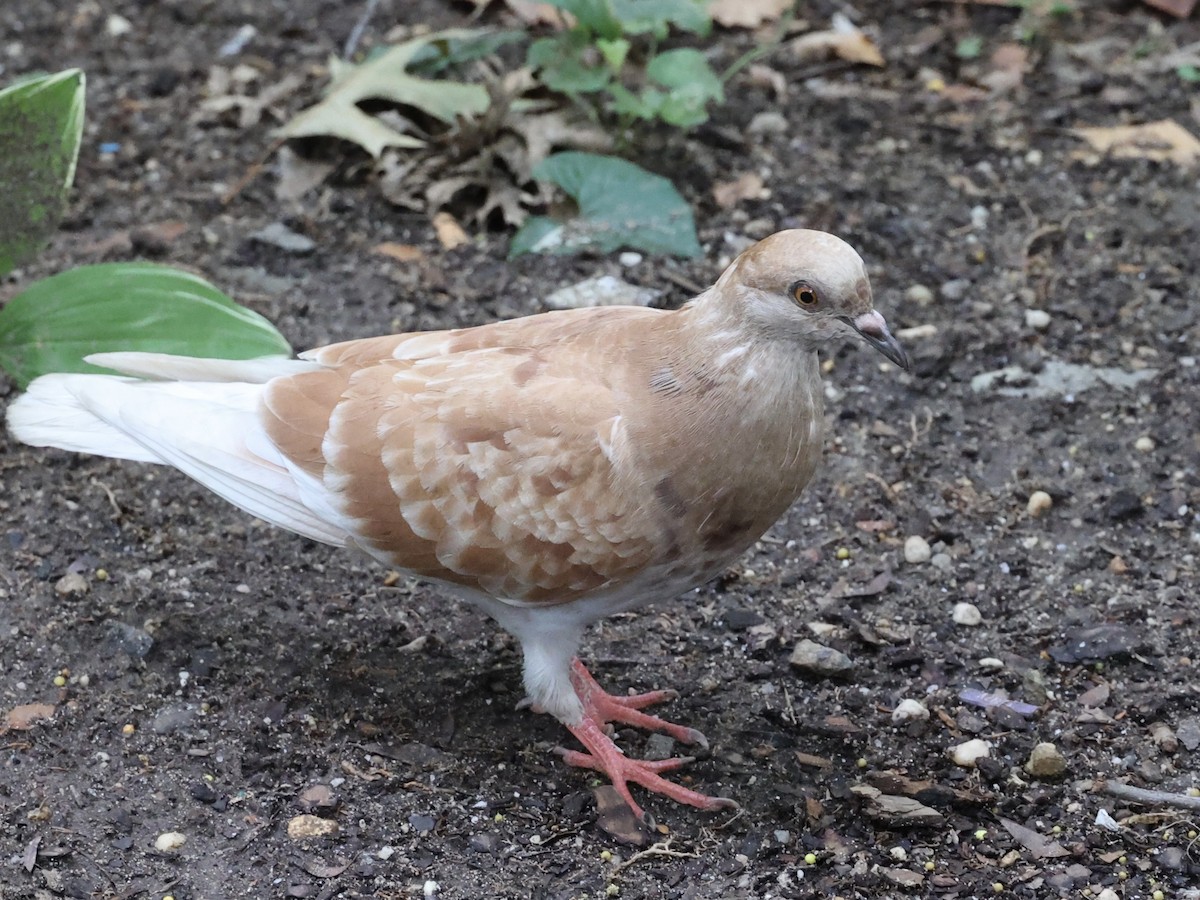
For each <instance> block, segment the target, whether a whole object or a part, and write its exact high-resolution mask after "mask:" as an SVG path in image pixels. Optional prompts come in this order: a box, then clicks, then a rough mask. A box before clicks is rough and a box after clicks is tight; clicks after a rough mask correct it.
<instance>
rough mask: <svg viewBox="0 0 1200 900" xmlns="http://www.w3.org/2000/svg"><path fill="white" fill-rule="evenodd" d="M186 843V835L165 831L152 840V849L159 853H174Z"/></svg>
mask: <svg viewBox="0 0 1200 900" xmlns="http://www.w3.org/2000/svg"><path fill="white" fill-rule="evenodd" d="M186 843H187V835H183V834H180V833H179V832H178V831H167V832H164V833H163V834H160V835H159V836H158V837H157V838H155V839H154V849H155V850H157V851H158V852H159V853H174V852H175V851H176V850H178V849H179V848H180V847H182V846H183V845H184V844H186Z"/></svg>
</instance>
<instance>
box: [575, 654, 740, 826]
mask: <svg viewBox="0 0 1200 900" xmlns="http://www.w3.org/2000/svg"><path fill="white" fill-rule="evenodd" d="M571 682H572V684H574V686H575V692H576V694H578V695H579V699H580V700H581V701H583V720H582V721H581V722H579V723H578V724H577V725H568V726H567V727H568V728H569V729H570V731H571V734H573V735H575V737H576V738H577V739H578V740H579V742H580V743H581V744H583V746H584V747H585V748H587V751H588V752H587V753H580V752H579V751H578V750H564V749H562V748H559V749H558V751H557V752H558V753H559V754H560V755H561V756H562V758H563V761H564V762H566V763H567V765H570V766H580V767H582V768H586V769H594V770H596V771H597V772H601V773H603V774H604V775H607V776H608V778H609V779H610V780H611V781H612V784H613V787H614V788H616V790H617V793H618V794H620V795H621V797H622V799H624V801H625V802H626V803H628V804H629V808H630V809H631V810H633V813H634V815H636V816H637V817H638V818H639V819H641V820H642V821H644V822H648V821H649V817H648V816H647V815H646V813H645V811H644V810H643V809H642V807H641V806H639V805H638V804H637V803H636V802H635V801H634V799H633V795H632V794H631V793H630V792H629V784H628V783H629V782H633V783H635V784H640V785H641V786H642V787H644V788H646V789H647V790H650V791H653V792H654V793H656V794H663V795H664V796H667V797H670V798H671V799H672V800H675V801H677V802H679V803H685V804H687V805H688V806H695V807H697V808H698V809H705V810H714V809H730V808H732V809H736V808H737V803H736V802H735V801H733V800H730V799H729V798H727V797H709V796H708V795H706V794H701V793H700V792H699V791H693V790H691V789H689V788H685V787H683V786H682V785H678V784H675V783H674V782H672V781H667V780H666V779H665V778H662V777H661V776H660V773H662V772H672V771H674V770H675V769H678V768H680V767H681V766H684V765H687V764H688V763H689V762H692V760H693V759H694V757H691V756H683V757H676V758H674V759H663V760H640V759H630V758H628V757H627V756H625V754H624V753H622V752H621V750H620V748H619V747H617V745H616V744H614V743H613V740H612V738H610V737H609V736H608V735H607V734H606V733H605V731H604V725H605V724H606V723H608V722H620V723H622V724H625V725H632V726H634V727H637V728H643V729H646V730H647V731H657V732H661V733H663V734H669V735H670V736H671V737H673V738H675V739H676V740H678V741H682V742H683V743H685V744H699V745H700V746H702V747H707V746H708V741H706V740H705V739H704V735H703V734H701V733H700V732H699V731H697V730H696V729H694V728H687V727H686V726H683V725H676V724H675V723H673V722H667V721H665V720H664V719H660V718H659V717H658V716H651V715H647V714H646V713H643V712H640V710H641V709H642V708H643V707H646V706H649V705H651V704H653V703H661V702H662V701H664V700H671V699H674V698H675V697H677V696H678V694H676V693H675V692H674V691H650V692H648V693H645V694H637V695H635V696H631V697H617V696H614V695H612V694H609V693H608V692H607V691H605V690H604V689H603V688H601V687H600V685H598V684H597V683H596V681H595V679H594V678H592V676H591V674H590V673H589V672H588V670H587V669H586V668H584V665H583V663H581V662H580V661H579V660H578V659H575V660H572V661H571Z"/></svg>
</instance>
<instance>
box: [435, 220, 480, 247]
mask: <svg viewBox="0 0 1200 900" xmlns="http://www.w3.org/2000/svg"><path fill="white" fill-rule="evenodd" d="M433 230H434V231H435V232H436V233H437V239H438V241H439V243H441V245H442V246H443V247H445V248H446V249H447V250H453V249H455V248H456V247H461V246H462V245H463V244H469V243H470V242H471V239H470V238H469V237H467V233H466V232H465V231H463V227H462V226H461V225H459V224H458V220H457V219H455V218H454V216H452V215H450V213H448V212H440V213H435V214H434V217H433Z"/></svg>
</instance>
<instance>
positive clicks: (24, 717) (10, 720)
mask: <svg viewBox="0 0 1200 900" xmlns="http://www.w3.org/2000/svg"><path fill="white" fill-rule="evenodd" d="M54 709H55V707H54V706H53V705H51V704H49V703H26V704H25V705H24V706H17V707H14V708H13V709H10V710H9V711H8V715H7V716H5V717H4V726H5V729H6V730H12V731H28V730H29V729H30V728H32V727H33V726H34V724H35V723H37V722H40V721H41V720H42V719H49V718H51V717H52V716H53V715H54Z"/></svg>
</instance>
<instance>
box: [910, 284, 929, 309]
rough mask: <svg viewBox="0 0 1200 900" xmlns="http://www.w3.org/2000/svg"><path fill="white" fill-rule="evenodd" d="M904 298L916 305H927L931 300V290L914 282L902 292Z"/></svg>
mask: <svg viewBox="0 0 1200 900" xmlns="http://www.w3.org/2000/svg"><path fill="white" fill-rule="evenodd" d="M904 299H905V300H907V301H908V302H909V303H915V304H916V305H917V306H928V305H929V304H930V303H932V302H933V291H931V290H930V289H929V288H927V287H925V285H923V284H914V285H913V286H912V287H910V288H909V289H908V290H907V291H905V292H904Z"/></svg>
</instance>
